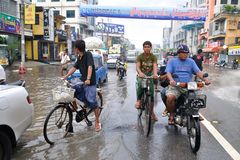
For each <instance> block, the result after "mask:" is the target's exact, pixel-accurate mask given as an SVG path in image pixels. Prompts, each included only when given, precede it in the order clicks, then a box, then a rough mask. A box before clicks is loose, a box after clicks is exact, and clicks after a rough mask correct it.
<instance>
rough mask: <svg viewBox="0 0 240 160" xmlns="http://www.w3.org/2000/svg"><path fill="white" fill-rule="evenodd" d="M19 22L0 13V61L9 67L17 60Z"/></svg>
mask: <svg viewBox="0 0 240 160" xmlns="http://www.w3.org/2000/svg"><path fill="white" fill-rule="evenodd" d="M19 32H20V21H19V19H18V18H16V17H14V16H10V15H7V14H5V13H2V12H0V46H1V47H0V50H1V53H0V57H1V58H0V61H1V62H2V63H4V64H2V65H9V64H11V63H12V62H13V61H14V60H16V59H17V57H18V54H20V53H19V49H20V35H19Z"/></svg>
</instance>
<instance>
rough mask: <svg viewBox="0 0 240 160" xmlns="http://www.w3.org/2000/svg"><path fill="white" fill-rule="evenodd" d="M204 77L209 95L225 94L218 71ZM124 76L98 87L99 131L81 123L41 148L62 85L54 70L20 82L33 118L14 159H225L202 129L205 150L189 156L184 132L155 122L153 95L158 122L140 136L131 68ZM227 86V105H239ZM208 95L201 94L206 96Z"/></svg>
mask: <svg viewBox="0 0 240 160" xmlns="http://www.w3.org/2000/svg"><path fill="white" fill-rule="evenodd" d="M207 71H208V72H209V74H210V78H211V80H212V82H213V84H212V88H213V89H214V90H213V91H212V92H213V94H215V96H219V97H221V96H222V95H221V94H222V90H224V89H223V87H219V86H221V85H224V84H222V83H224V79H225V80H226V78H227V77H228V76H227V75H226V74H222V73H225V72H224V71H223V70H219V69H214V68H207ZM227 72H228V73H229V74H233V75H234V76H239V74H238V75H235V74H236V73H237V72H238V73H239V71H237V72H232V71H227ZM127 74H128V75H127V77H125V78H124V79H123V80H121V81H120V80H119V79H118V78H117V76H116V71H115V70H109V74H108V78H109V79H108V82H107V83H105V84H104V85H103V87H102V92H103V101H104V109H103V112H102V114H101V123H102V131H100V132H98V133H97V132H95V131H94V127H87V126H86V124H85V123H84V122H81V123H74V133H73V134H70V135H69V136H67V137H66V138H64V139H62V140H60V141H59V142H57V143H56V144H54V146H50V145H49V144H48V143H46V142H45V140H44V138H43V132H42V130H43V123H44V120H45V118H46V116H47V114H48V113H49V112H50V110H51V109H52V108H53V107H54V105H55V104H54V102H53V100H52V94H51V90H52V89H53V88H55V87H56V86H58V85H60V84H61V81H60V80H59V76H60V71H59V66H57V65H43V66H34V67H32V69H31V70H28V71H27V74H25V75H24V79H25V80H26V89H27V91H28V92H29V94H30V97H31V99H32V101H33V104H34V108H35V112H34V113H35V115H34V119H33V123H32V126H31V127H30V128H29V129H28V130H27V131H26V132H25V133H24V134H23V135H22V137H21V138H20V140H19V142H18V144H17V147H16V149H15V151H14V155H13V159H85V160H95V159H117V160H122V159H126V160H128V159H134V160H135V159H136V160H138V159H139V160H142V159H146V160H150V159H154V160H155V159H184V160H185V159H229V156H228V155H227V154H226V153H225V152H224V150H223V149H222V148H221V147H220V146H219V145H218V143H217V142H216V141H215V140H214V139H213V138H212V136H210V134H209V133H208V131H207V130H206V129H205V128H203V129H202V137H203V138H202V146H204V147H202V148H200V150H199V152H198V155H197V157H196V155H195V154H192V152H191V150H190V147H189V142H188V137H187V133H186V128H178V129H176V128H174V127H171V126H168V125H167V118H162V117H161V116H160V115H161V112H162V111H163V110H164V105H163V103H162V101H161V98H160V94H159V93H158V92H156V93H155V107H156V109H155V110H156V113H157V115H158V118H159V121H157V122H156V123H155V124H154V127H153V131H152V133H151V135H150V136H149V137H148V138H147V137H146V136H144V135H143V133H142V131H141V127H139V125H138V123H137V110H136V109H135V108H134V104H135V101H136V93H135V77H136V71H135V64H129V65H128V72H127ZM7 76H8V81H9V82H11V81H14V80H17V79H18V78H19V75H18V73H17V72H14V71H7ZM221 76H222V77H221ZM221 80H222V81H221ZM228 85H232V86H233V87H232V88H234V89H233V91H232V90H229V91H228V93H227V94H229V95H232V96H230V97H233V99H232V101H236V100H239V98H240V97H239V85H237V81H236V80H235V79H234V80H232V82H231V83H228ZM224 86H225V85H224ZM218 89H219V91H218ZM210 90H211V89H206V91H209V92H210ZM235 92H236V93H235ZM225 94H226V93H225ZM235 94H238V95H235ZM225 98H227V99H228V97H225ZM93 126H94V125H93Z"/></svg>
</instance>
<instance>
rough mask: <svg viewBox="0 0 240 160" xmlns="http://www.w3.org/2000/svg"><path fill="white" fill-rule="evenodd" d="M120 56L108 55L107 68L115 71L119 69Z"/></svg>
mask: <svg viewBox="0 0 240 160" xmlns="http://www.w3.org/2000/svg"><path fill="white" fill-rule="evenodd" d="M119 56H120V54H108V60H107V67H108V68H109V69H110V68H111V69H115V68H116V67H117V58H118V57H119Z"/></svg>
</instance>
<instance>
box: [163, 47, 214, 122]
mask: <svg viewBox="0 0 240 160" xmlns="http://www.w3.org/2000/svg"><path fill="white" fill-rule="evenodd" d="M188 53H189V49H188V47H187V46H186V45H179V46H178V48H177V54H178V58H173V59H171V60H170V61H169V62H168V64H167V68H166V72H167V77H168V79H169V81H170V86H169V88H168V90H167V91H166V96H167V110H168V112H169V113H170V116H169V120H168V124H170V125H172V124H174V110H175V100H176V99H177V98H178V97H179V96H180V94H181V90H180V89H179V88H177V87H176V83H177V82H185V83H187V82H190V81H191V80H192V75H193V74H196V75H197V76H198V77H199V78H200V79H202V80H203V81H205V83H206V84H210V82H209V81H208V79H206V78H204V77H203V72H201V71H200V69H199V68H198V66H197V65H196V63H195V62H194V60H193V59H191V58H188ZM172 74H176V75H177V76H178V78H173V77H172Z"/></svg>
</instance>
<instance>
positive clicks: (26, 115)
mask: <svg viewBox="0 0 240 160" xmlns="http://www.w3.org/2000/svg"><path fill="white" fill-rule="evenodd" d="M33 112H34V109H33V104H32V102H31V100H30V98H29V95H28V93H27V91H26V89H25V88H24V87H21V86H14V85H0V159H4V160H5V159H10V158H11V154H12V149H13V147H15V146H16V144H17V141H18V139H19V137H20V136H21V135H22V134H23V132H24V131H25V130H26V129H27V128H28V127H29V126H30V125H31V124H32V119H33Z"/></svg>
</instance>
